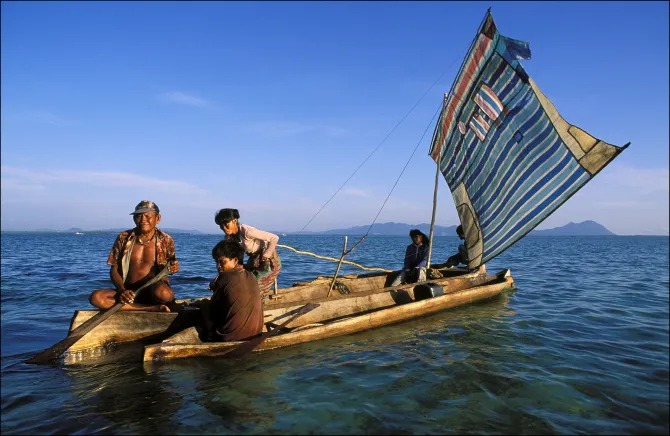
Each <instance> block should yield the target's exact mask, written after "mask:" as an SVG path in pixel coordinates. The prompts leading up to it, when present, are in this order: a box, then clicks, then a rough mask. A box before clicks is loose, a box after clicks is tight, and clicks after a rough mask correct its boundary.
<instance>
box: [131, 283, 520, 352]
mask: <svg viewBox="0 0 670 436" xmlns="http://www.w3.org/2000/svg"><path fill="white" fill-rule="evenodd" d="M513 287H514V280H513V279H512V277H511V275H510V274H509V270H504V271H502V272H501V273H499V274H498V275H497V276H493V277H492V278H490V279H489V280H488V281H486V282H484V283H482V284H480V285H478V286H474V287H470V288H467V289H451V290H450V289H445V290H444V294H443V295H439V296H432V291H434V290H435V287H433V286H426V285H419V286H415V287H412V286H410V287H409V288H407V289H402V290H400V289H399V290H395V291H394V290H384V291H381V292H379V291H378V292H375V291H370V292H367V293H362V294H358V295H353V296H345V297H341V298H335V299H325V300H322V301H319V300H317V301H315V302H316V303H317V304H319V306H318V307H317V308H316V309H314V310H312V311H310V312H308V313H306V314H304V315H302V316H300V317H298V318H296V319H295V320H294V321H292V322H290V323H288V324H287V325H286V326H285V328H284V329H282V332H280V333H279V334H277V335H274V336H272V337H269V338H268V339H267V340H265V341H264V342H262V343H261V344H260V346H259V347H258V348H256V349H255V350H254V351H262V350H270V349H273V348H280V347H287V346H291V345H297V344H301V343H304V342H311V341H316V340H320V339H325V338H332V337H335V336H342V335H347V334H351V333H356V332H361V331H364V330H370V329H373V328H377V327H381V326H385V325H389V324H394V323H398V322H401V321H405V320H409V319H415V318H418V317H421V316H426V315H429V314H432V313H436V312H439V311H443V310H446V309H449V308H453V307H458V306H462V305H465V304H469V303H474V302H477V301H482V300H486V299H489V298H493V297H495V296H497V295H499V294H500V293H501V292H503V291H504V290H505V289H511V288H513ZM281 306H282V307H277V308H273V309H269V310H266V311H265V313H264V317H265V326H266V328H275V327H276V325H277V323H278V322H279V321H280V320H281V319H282V318H283V317H284V316H285V315H287V314H290V313H292V312H295V311H297V310H298V309H299V308H300V307H301V305H295V304H283V305H281ZM240 344H242V342H203V341H202V339H201V335H200V332H199V331H198V328H197V327H190V328H187V329H185V330H183V331H181V332H179V333H177V334H175V335H173V336H171V337H169V338H167V339H165V340H164V341H162V342H160V343H158V344H153V345H147V346H146V347H145V348H144V361H153V362H156V361H161V360H166V359H178V358H184V357H192V356H210V357H215V356H223V355H225V354H227V353H229V352H230V351H232V350H233V349H235V348H236V347H237V346H239V345H240Z"/></svg>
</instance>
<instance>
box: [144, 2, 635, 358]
mask: <svg viewBox="0 0 670 436" xmlns="http://www.w3.org/2000/svg"><path fill="white" fill-rule="evenodd" d="M529 58H530V49H529V46H528V43H526V42H523V41H519V40H515V39H512V38H508V37H506V36H504V35H502V34H500V33H499V32H498V29H497V26H496V25H495V23H494V21H493V17H492V15H491V13H490V10H489V11H487V13H486V16H485V17H484V20H483V22H482V24H481V25H480V27H479V31H478V32H477V34H476V36H475V38H474V40H473V41H472V44H471V45H470V48H469V51H468V54H467V55H466V57H465V59H464V61H463V63H462V64H461V68H460V71H459V73H458V75H457V76H456V79H455V81H454V83H453V85H452V87H451V89H450V91H449V93H447V94H446V95H445V98H444V101H443V106H442V111H441V114H440V117H439V119H438V122H437V124H436V127H435V131H434V134H433V139H432V143H431V146H430V150H429V154H430V156H431V157H432V158H433V160H434V161H435V163H436V164H437V168H436V176H435V181H436V183H435V195H434V198H437V182H438V180H439V174H440V173H441V174H442V176H443V177H444V179H445V180H446V182H447V184H448V185H449V189H450V191H451V194H452V197H453V199H454V202H455V204H456V210H457V212H458V216H459V219H460V222H461V224H462V226H463V230H464V233H465V241H466V247H467V254H468V255H467V258H468V268H470V269H475V268H478V267H480V266H482V265H484V264H485V262H487V261H489V260H490V259H492V258H494V257H495V256H497V255H499V254H501V253H503V252H504V251H505V250H507V249H508V248H509V247H510V246H512V245H513V244H514V243H516V242H517V241H518V240H519V239H521V238H522V237H524V236H525V235H526V234H527V233H529V232H530V231H531V230H532V229H533V228H535V227H536V226H537V225H538V224H539V223H540V222H542V221H543V220H544V219H545V218H547V217H548V216H549V215H550V214H552V213H553V212H554V211H555V210H556V209H558V208H559V207H560V206H561V205H562V204H563V203H564V202H565V201H567V200H568V199H569V198H570V197H571V196H572V195H574V194H575V193H576V192H577V191H578V190H579V189H580V188H582V187H583V186H584V185H585V184H586V183H588V182H589V181H590V180H591V179H592V178H593V177H594V176H595V175H596V174H597V173H598V172H600V171H601V170H602V169H603V168H604V167H605V166H607V165H608V164H609V163H610V162H611V161H612V160H613V159H614V158H615V157H616V156H617V155H619V153H621V152H622V151H623V150H624V149H625V148H626V147H627V146H628V145H629V144H626V145H624V146H623V147H619V146H615V145H612V144H608V143H606V142H604V141H601V140H600V139H598V138H596V137H594V136H592V135H590V134H589V133H587V132H586V131H584V130H582V129H580V128H579V127H577V126H574V125H572V124H570V123H568V122H567V121H566V120H565V119H564V118H563V117H562V116H561V115H560V114H559V113H558V111H557V110H556V108H555V106H554V105H553V103H551V101H550V100H549V99H548V98H547V97H546V96H545V95H544V94H543V93H542V92H541V91H540V89H539V88H538V86H537V85H536V84H535V82H534V81H533V80H532V79H531V78H530V77H529V75H528V73H527V72H526V71H525V69H524V68H523V67H522V65H521V63H520V62H519V60H521V59H529ZM434 203H435V202H434ZM434 217H435V204H434V205H433V220H432V221H431V227H430V237H429V239H430V240H431V241H432V240H433V226H434ZM345 246H346V240H345ZM428 263H429V264H430V254H429V257H428ZM496 280H497V281H494V282H490V283H485V284H482V285H479V286H475V287H472V288H469V289H464V290H460V291H456V292H453V293H449V292H448V293H446V294H445V295H440V296H437V295H435V294H434V293H432V292H428V293H427V294H426V295H427V296H428V297H433V298H425V299H424V298H423V296H424V294H425V290H423V291H421V292H420V293H419V294H417V290H418V289H419V287H415V288H414V290H413V293H407V295H406V296H405V297H406V298H394V297H397V294H395V295H394V294H393V291H384V292H382V293H379V294H376V295H378V296H379V298H380V299H381V298H384V299H387V300H386V301H389V302H390V301H391V300H393V303H394V304H393V305H392V306H385V305H380V306H379V307H378V308H375V304H369V300H367V299H366V297H365V296H362V295H361V296H353V297H349V298H347V299H345V300H340V301H332V302H331V301H327V302H323V303H321V304H322V305H321V306H320V307H318V308H317V309H315V310H313V311H312V312H309V313H307V314H305V315H302V316H300V317H299V318H298V319H297V320H296V321H295V322H293V323H292V324H290V326H291V327H292V328H289V329H285V331H282V332H279V333H278V334H277V335H275V336H273V337H268V339H267V340H266V341H265V342H263V343H261V344H260V345H259V346H258V348H257V349H258V350H263V349H271V348H276V347H282V346H287V345H293V344H297V343H302V342H307V341H312V340H316V339H322V338H326V337H331V336H337V335H343V334H348V333H353V332H358V331H361V330H366V329H369V328H373V327H379V326H382V325H386V324H389V323H392V322H399V321H403V320H408V319H413V318H416V317H419V316H423V315H426V314H428V313H434V312H436V311H440V310H444V309H447V308H450V307H456V306H460V305H463V304H467V303H471V302H474V301H480V300H483V299H486V298H491V297H493V296H495V295H498V294H499V293H500V292H502V290H503V289H504V288H506V287H511V286H512V285H513V280H512V279H511V277H510V276H509V273H508V272H507V273H505V274H503V277H497V279H496ZM427 288H428V289H429V290H430V289H431V286H430V285H428V286H427ZM421 289H423V288H421ZM438 294H439V293H438ZM419 297H421V298H419ZM291 308H292V309H293V310H295V307H293V306H290V307H286V308H285V309H286V310H288V309H291ZM346 309H349V310H346ZM281 314H282V313H281V310H280V309H277V310H275V311H272V310H268V311H266V313H265V315H266V318H270V320H269V322H272V318H273V317H275V316H279V315H281ZM196 333H197V331H196V329H194V328H190V329H187V330H185V331H183V332H180V333H178V334H177V335H175V336H172V337H170V338H168V339H166V340H164V341H163V342H161V343H159V344H155V345H149V346H147V347H145V351H144V360H145V361H155V360H162V359H172V358H179V357H188V356H196V355H206V356H219V355H225V354H227V353H229V352H230V350H231V348H234V347H235V346H236V344H235V343H203V342H202V341H201V340H200V338H199V336H198V335H197V334H196Z"/></svg>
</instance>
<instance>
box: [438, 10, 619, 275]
mask: <svg viewBox="0 0 670 436" xmlns="http://www.w3.org/2000/svg"><path fill="white" fill-rule="evenodd" d="M529 58H530V49H529V47H528V44H527V43H526V42H523V41H518V40H514V39H511V38H507V37H505V36H503V35H501V34H500V33H498V31H497V29H496V26H495V23H494V22H493V17H492V16H491V14H490V12H487V14H486V17H485V19H484V21H483V23H482V25H481V27H480V29H479V32H478V33H477V36H476V38H475V40H474V41H473V42H472V45H471V46H470V50H469V52H468V54H467V56H466V58H465V60H464V61H463V65H462V66H461V69H460V71H459V73H458V75H457V77H456V80H455V81H454V84H453V85H452V87H451V90H450V92H449V94H448V96H447V97H446V99H445V102H444V106H443V108H442V113H441V115H440V118H439V120H438V123H437V126H436V128H435V133H434V135H433V141H432V144H431V147H430V156H431V157H432V158H433V160H435V162H436V163H437V164H438V165H439V168H440V171H441V173H442V175H443V176H444V178H445V180H446V181H447V184H448V185H449V189H450V190H451V193H452V196H453V198H454V202H455V203H456V209H457V211H458V215H459V218H460V221H461V224H462V225H463V229H464V231H465V240H466V246H467V248H468V255H469V263H468V267H469V268H476V267H478V266H479V265H481V264H483V263H485V262H487V261H488V260H490V259H492V258H494V257H495V256H497V255H498V254H500V253H502V252H503V251H505V250H506V249H507V248H509V247H510V246H511V245H512V244H514V243H515V242H516V241H518V240H519V239H521V238H522V237H523V236H524V235H526V234H527V233H528V232H530V231H531V230H532V229H533V228H535V227H536V226H537V225H538V224H539V223H540V222H542V220H544V219H545V218H547V217H548V216H549V215H550V214H551V213H553V212H554V211H555V210H556V209H557V208H558V207H559V206H561V204H563V203H564V202H565V201H566V200H567V199H568V198H570V197H571V196H572V195H573V194H575V193H576V192H577V191H578V190H579V189H580V188H581V187H582V186H584V185H585V184H586V183H587V182H588V181H589V180H591V178H593V177H594V176H595V175H596V174H597V173H598V172H599V171H600V170H601V169H603V168H604V167H605V166H606V165H607V164H608V163H610V162H611V161H612V159H614V158H615V157H616V156H617V155H618V154H619V153H620V152H621V151H622V150H623V149H625V148H626V147H627V146H628V144H626V145H625V146H623V147H618V146H615V145H611V144H608V143H605V142H603V141H601V140H599V139H597V138H595V137H593V136H591V135H590V134H588V133H587V132H585V131H584V130H582V129H580V128H579V127H576V126H574V125H572V124H570V123H568V122H567V121H565V120H564V119H563V118H562V117H561V116H560V114H559V113H558V112H557V110H556V108H555V107H554V105H553V103H551V102H550V101H549V100H548V99H547V98H546V97H545V96H544V94H542V92H541V91H540V90H539V89H538V87H537V85H536V84H535V83H534V82H533V80H532V79H531V78H530V77H529V76H528V74H527V73H526V72H525V70H524V69H523V67H522V66H521V64H520V62H519V60H520V59H529Z"/></svg>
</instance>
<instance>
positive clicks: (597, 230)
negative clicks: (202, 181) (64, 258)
mask: <svg viewBox="0 0 670 436" xmlns="http://www.w3.org/2000/svg"><path fill="white" fill-rule="evenodd" d="M369 227H370V226H369V225H367V226H353V227H349V228H347V229H331V230H323V231H317V232H309V231H307V232H302V233H301V234H303V235H348V236H354V235H364V234H365V233H366V232H367V231H368V228H369ZM456 227H457V226H456V225H453V226H439V225H436V226H435V228H434V235H435V236H455V235H456ZM126 229H127V228H118V229H100V230H83V229H81V228H79V227H71V228H69V229H66V230H54V229H38V230H31V231H27V232H38V233H78V232H79V233H119V232H121V231H123V230H126ZM161 229H162V230H163V231H165V232H167V233H179V234H184V233H186V234H191V235H205V234H217V233H205V232H201V231H199V230H194V229H191V230H185V229H177V228H171V227H166V228H161ZM412 229H419V230H421V231H422V232H423V233H425V234H426V235H428V234H429V232H430V224H428V223H421V224H406V223H396V222H387V223H375V225H374V226H373V227H372V231H371V232H370V234H371V235H387V236H397V235H402V236H406V235H408V234H409V231H410V230H412ZM4 231H5V230H3V232H4ZM6 231H7V232H24V231H21V230H6ZM269 231H271V232H273V233H276V234H278V235H296V234H297V232H286V231H276V230H269ZM528 236H616V234H615V233H614V232H611V231H610V230H608V229H607V228H606V227H605V226H603V225H602V224H599V223H597V222H595V221H591V220H587V221H582V222H581V223H573V222H570V223H568V224H566V225H564V226H561V227H554V228H552V229H545V230H533V231H531V232H530V233H529V234H528Z"/></svg>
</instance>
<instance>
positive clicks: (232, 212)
mask: <svg viewBox="0 0 670 436" xmlns="http://www.w3.org/2000/svg"><path fill="white" fill-rule="evenodd" d="M239 218H240V212H239V211H238V210H237V209H219V210H218V211H217V212H216V214H215V215H214V222H215V223H216V224H217V225H219V226H220V225H221V224H225V223H227V222H228V221H232V220H236V219H239Z"/></svg>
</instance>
